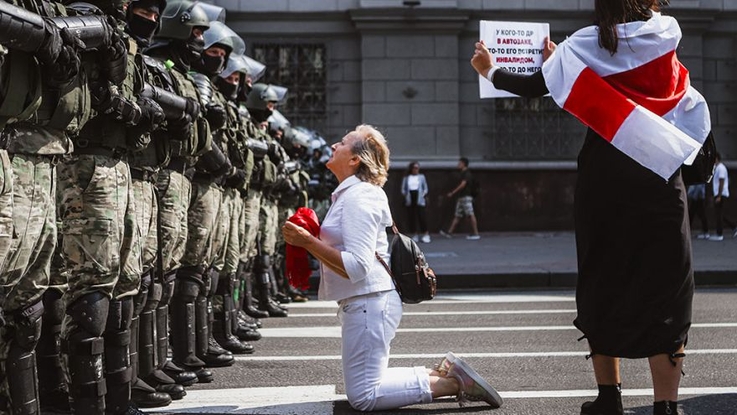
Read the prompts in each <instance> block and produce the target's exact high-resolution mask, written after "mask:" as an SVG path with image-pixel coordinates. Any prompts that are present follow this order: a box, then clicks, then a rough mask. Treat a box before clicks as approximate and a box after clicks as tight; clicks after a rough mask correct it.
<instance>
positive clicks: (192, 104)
mask: <svg viewBox="0 0 737 415" xmlns="http://www.w3.org/2000/svg"><path fill="white" fill-rule="evenodd" d="M200 111H201V110H200V103H199V102H197V100H195V99H194V98H187V108H185V110H184V114H185V116H187V117H188V118H189V122H194V120H196V119H197V117H199V116H200Z"/></svg>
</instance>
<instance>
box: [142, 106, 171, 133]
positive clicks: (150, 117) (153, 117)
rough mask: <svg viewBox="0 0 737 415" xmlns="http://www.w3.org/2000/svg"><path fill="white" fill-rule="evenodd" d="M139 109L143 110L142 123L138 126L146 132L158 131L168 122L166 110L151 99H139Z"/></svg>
mask: <svg viewBox="0 0 737 415" xmlns="http://www.w3.org/2000/svg"><path fill="white" fill-rule="evenodd" d="M138 107H139V108H141V121H139V123H138V126H139V127H142V128H145V129H146V132H151V131H153V130H157V129H158V128H159V127H161V124H163V123H164V121H165V120H166V116H165V115H164V109H163V108H161V105H159V104H158V103H157V102H156V101H154V100H153V99H151V98H138Z"/></svg>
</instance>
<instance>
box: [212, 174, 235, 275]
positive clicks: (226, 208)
mask: <svg viewBox="0 0 737 415" xmlns="http://www.w3.org/2000/svg"><path fill="white" fill-rule="evenodd" d="M228 190H231V189H228ZM217 191H218V193H219V199H220V208H219V209H218V211H217V215H216V218H215V230H214V231H213V234H212V250H211V254H212V257H211V258H210V265H211V266H212V267H213V268H215V269H216V270H218V271H222V270H223V267H224V266H225V252H226V249H227V246H228V239H229V237H230V233H229V231H228V227H229V226H230V219H231V216H232V215H233V212H232V210H233V204H232V203H231V202H230V199H228V198H227V197H226V196H225V194H226V191H225V190H223V189H222V188H221V187H217Z"/></svg>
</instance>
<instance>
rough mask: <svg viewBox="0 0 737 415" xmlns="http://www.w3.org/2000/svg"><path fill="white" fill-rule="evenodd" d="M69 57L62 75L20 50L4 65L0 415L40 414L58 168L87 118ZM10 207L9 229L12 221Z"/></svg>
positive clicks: (31, 5)
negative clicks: (39, 353) (39, 350)
mask: <svg viewBox="0 0 737 415" xmlns="http://www.w3.org/2000/svg"><path fill="white" fill-rule="evenodd" d="M15 4H16V5H17V6H19V7H22V8H25V9H26V10H29V11H31V12H33V13H37V14H40V15H45V16H49V17H52V15H49V13H54V15H56V14H59V13H63V12H65V9H64V7H63V6H61V5H60V4H51V3H46V2H44V3H41V2H33V1H17V2H15ZM69 56H70V57H71V56H73V61H74V62H76V63H72V60H70V61H69V62H67V63H70V64H72V65H71V66H65V67H64V68H65V69H72V68H73V70H70V71H67V72H65V73H61V72H60V70H61V67H60V66H57V67H54V64H51V63H48V64H46V65H45V66H41V65H40V64H39V62H40V61H41V60H40V58H38V55H37V56H36V59H34V56H33V55H31V54H29V53H26V52H22V51H20V50H11V51H10V52H9V54H8V55H7V56H6V57H5V59H4V64H3V71H7V76H8V77H9V79H8V80H7V83H6V84H5V86H6V88H7V89H6V90H4V91H3V103H2V106H0V118H2V126H3V127H4V129H3V132H2V134H3V141H4V144H5V145H6V146H7V154H5V153H3V154H2V160H3V166H2V167H3V175H2V176H3V189H2V196H0V197H1V200H0V203H2V205H0V206H2V207H0V216H1V217H2V219H0V223H1V224H2V225H1V226H2V230H0V238H1V239H2V241H1V242H0V245H1V247H0V249H2V250H4V251H3V252H0V257H4V264H2V273H1V274H0V301H1V302H2V304H0V308H2V309H4V312H5V315H6V319H7V321H6V324H5V326H4V327H2V328H0V382H1V384H0V413H4V412H5V411H10V413H21V414H25V413H38V411H39V410H40V409H39V399H38V391H37V384H36V379H37V375H36V356H35V352H34V348H35V346H36V344H37V342H38V341H39V338H40V336H41V326H42V319H41V317H42V314H43V311H44V305H43V302H42V300H43V296H44V292H45V291H46V289H47V287H48V286H49V282H50V276H49V273H50V261H51V255H52V254H53V252H54V248H55V246H56V239H57V227H56V201H55V189H56V173H55V169H54V165H55V164H56V162H57V160H58V159H59V158H60V157H61V156H62V155H64V154H68V153H69V152H70V151H71V149H72V143H71V141H70V140H69V138H68V137H69V135H72V134H74V133H76V132H77V131H78V130H79V128H80V127H81V126H82V125H83V124H84V122H85V121H86V117H87V115H88V113H89V107H86V106H85V104H86V103H87V101H88V100H87V99H86V88H85V86H84V85H82V84H81V83H80V79H82V78H81V77H78V76H77V71H78V61H77V58H76V52H74V53H72V54H70V55H69ZM57 75H61V77H59V76H57ZM31 120H32V121H31ZM6 123H9V124H7V125H6ZM11 160H12V161H11ZM11 166H12V167H11ZM11 168H12V172H11ZM11 189H12V196H11V194H10V193H9V192H10V191H11ZM11 197H12V200H11ZM9 208H10V209H11V210H10V211H12V222H11V221H8V216H7V213H8V212H10V211H9V210H8V209H9ZM9 237H10V240H9ZM8 242H10V244H9V245H10V246H8ZM7 249H9V251H7ZM3 294H4V297H5V298H4V300H3V299H2V297H3ZM8 362H12V364H8ZM11 378H12V379H13V381H12V382H9V381H8V380H9V379H11Z"/></svg>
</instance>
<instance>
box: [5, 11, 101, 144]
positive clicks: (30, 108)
mask: <svg viewBox="0 0 737 415" xmlns="http://www.w3.org/2000/svg"><path fill="white" fill-rule="evenodd" d="M11 3H12V4H14V5H16V6H18V7H22V8H24V9H26V10H28V11H30V12H33V13H36V14H39V15H41V16H44V17H56V16H65V15H66V9H65V7H64V6H63V5H62V4H60V3H52V2H47V1H43V2H41V1H39V2H35V1H31V0H19V1H14V2H11ZM3 78H4V79H3V83H2V85H3V93H4V96H3V98H4V99H3V104H2V105H0V127H2V126H5V125H7V128H6V129H5V130H4V134H3V135H4V137H3V138H4V140H5V141H6V143H5V144H6V145H7V148H8V151H9V152H10V153H22V154H41V155H58V154H68V153H70V152H71V151H72V149H73V147H72V144H71V141H70V140H69V138H68V137H69V136H73V135H75V134H77V133H78V132H79V131H80V130H81V129H82V127H83V126H84V124H85V123H86V122H87V120H88V119H89V116H90V100H89V89H88V88H87V81H86V77H85V74H84V73H83V72H82V71H80V74H79V75H78V76H77V77H76V78H75V79H74V80H73V81H72V82H70V83H69V84H68V85H67V86H66V87H64V88H63V89H61V90H59V89H55V88H50V87H49V86H48V84H47V83H46V81H44V77H43V74H42V71H41V69H40V65H39V64H38V62H37V61H36V59H35V58H34V57H33V56H32V55H30V54H28V53H26V52H21V51H14V50H11V51H9V54H8V56H7V58H6V62H5V63H4V64H3Z"/></svg>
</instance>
